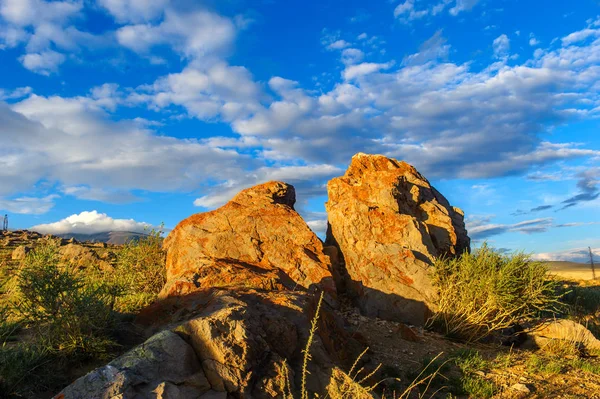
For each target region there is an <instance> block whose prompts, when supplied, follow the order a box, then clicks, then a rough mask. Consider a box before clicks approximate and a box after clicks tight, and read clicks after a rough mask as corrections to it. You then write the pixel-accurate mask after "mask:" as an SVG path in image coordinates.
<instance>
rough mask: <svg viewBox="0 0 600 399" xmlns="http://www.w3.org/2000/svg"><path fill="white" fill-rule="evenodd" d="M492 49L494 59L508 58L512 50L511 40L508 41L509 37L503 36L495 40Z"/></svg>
mask: <svg viewBox="0 0 600 399" xmlns="http://www.w3.org/2000/svg"><path fill="white" fill-rule="evenodd" d="M492 47H493V49H494V57H496V58H506V57H507V56H508V52H509V50H510V40H509V39H508V36H506V35H505V34H502V35H500V36H498V37H497V38H495V39H494V43H493V44H492Z"/></svg>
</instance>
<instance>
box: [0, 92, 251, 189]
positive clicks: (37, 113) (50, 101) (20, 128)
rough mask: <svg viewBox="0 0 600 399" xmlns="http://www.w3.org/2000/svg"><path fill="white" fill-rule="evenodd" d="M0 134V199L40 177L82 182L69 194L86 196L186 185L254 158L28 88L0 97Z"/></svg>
mask: <svg viewBox="0 0 600 399" xmlns="http://www.w3.org/2000/svg"><path fill="white" fill-rule="evenodd" d="M0 136H2V149H0V151H2V154H3V156H2V157H0V180H1V181H2V185H0V198H2V196H10V195H15V194H17V193H19V192H22V191H25V190H29V189H30V188H31V187H33V185H34V184H35V183H36V182H38V181H40V180H46V181H48V182H50V183H61V184H62V185H64V186H65V187H77V186H86V187H89V188H90V189H89V190H87V191H85V190H83V191H82V190H81V189H79V190H78V191H77V190H76V191H71V192H70V194H72V195H80V196H82V198H86V197H87V198H90V199H91V198H92V197H96V198H98V197H99V196H100V193H102V192H104V193H108V194H107V195H109V194H110V195H112V196H115V195H116V196H117V197H120V198H123V195H124V194H123V193H124V192H130V190H132V189H142V190H150V191H160V192H166V191H173V190H192V189H195V188H198V187H199V186H200V185H201V184H202V182H203V181H204V180H205V179H209V178H213V179H224V178H227V177H229V176H231V175H237V174H239V173H240V170H241V168H244V167H249V166H250V165H251V164H252V163H253V162H255V161H252V160H251V158H250V157H249V156H244V155H240V154H238V153H237V152H235V151H233V150H225V149H219V148H214V147H211V146H209V145H208V144H205V143H203V142H202V141H199V140H191V139H187V140H182V139H176V138H173V137H169V136H160V135H157V134H156V133H154V132H153V131H151V130H148V129H145V128H141V127H139V124H137V123H135V122H129V121H121V122H112V121H110V120H109V118H108V115H107V114H106V113H105V111H104V110H103V109H102V100H94V99H91V98H85V97H75V98H61V97H56V96H55V97H41V96H36V95H32V96H31V97H29V98H28V99H25V100H23V101H21V102H18V103H16V104H14V105H13V106H12V109H11V108H8V107H7V106H5V105H2V104H1V103H0ZM99 190H103V191H99ZM105 199H106V198H105Z"/></svg>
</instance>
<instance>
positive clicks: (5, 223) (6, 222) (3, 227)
mask: <svg viewBox="0 0 600 399" xmlns="http://www.w3.org/2000/svg"><path fill="white" fill-rule="evenodd" d="M2 231H8V215H4V222H3V223H2Z"/></svg>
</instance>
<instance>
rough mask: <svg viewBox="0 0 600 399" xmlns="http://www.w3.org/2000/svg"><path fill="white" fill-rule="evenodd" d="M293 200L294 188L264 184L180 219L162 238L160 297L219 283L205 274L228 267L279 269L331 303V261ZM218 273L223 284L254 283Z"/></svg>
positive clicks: (257, 271)
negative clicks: (164, 253) (164, 271)
mask: <svg viewBox="0 0 600 399" xmlns="http://www.w3.org/2000/svg"><path fill="white" fill-rule="evenodd" d="M295 200H296V196H295V190H294V187H293V186H291V185H289V184H286V183H282V182H268V183H264V184H261V185H258V186H255V187H252V188H249V189H246V190H243V191H241V192H240V193H239V194H237V195H236V196H235V197H234V198H233V199H232V200H231V201H229V202H228V203H227V204H225V205H224V206H222V207H220V208H218V209H216V210H214V211H210V212H205V213H199V214H196V215H193V216H191V217H189V218H187V219H185V220H183V221H182V222H180V223H179V224H178V225H177V226H176V227H175V229H173V231H171V233H170V234H169V235H168V237H167V238H166V239H165V241H164V248H165V249H166V250H167V263H166V268H167V283H166V285H165V287H164V288H163V290H162V292H161V294H160V297H161V298H165V297H168V296H172V295H181V294H182V293H189V292H191V291H193V290H194V289H202V288H207V286H210V284H214V283H219V281H218V279H216V278H210V276H208V275H209V274H211V273H213V272H217V273H218V270H219V267H221V266H226V267H228V268H231V269H232V270H233V269H238V270H241V269H247V270H251V272H249V273H250V274H265V273H266V274H270V275H271V276H276V275H280V274H279V271H282V272H283V273H284V274H285V275H286V276H287V277H289V279H288V280H290V281H291V282H293V285H295V286H297V287H298V288H304V289H311V288H318V289H322V290H324V291H325V292H326V293H327V300H328V301H329V302H330V303H332V304H333V303H334V302H335V300H336V287H335V283H334V281H333V276H332V267H331V261H330V259H329V257H328V256H327V255H325V253H324V252H323V243H322V242H321V240H320V239H319V238H318V237H317V236H316V235H315V234H314V233H313V232H312V231H311V230H310V228H309V227H308V225H307V224H306V223H305V222H304V220H303V219H302V217H301V216H300V215H299V214H298V213H297V212H296V211H295V210H294V203H295ZM218 275H219V276H223V277H224V279H223V280H221V281H220V285H222V286H224V285H228V286H230V287H232V286H234V285H239V284H242V285H245V286H246V287H248V284H251V283H252V282H251V281H244V279H239V278H237V277H235V276H229V274H228V273H218ZM227 276H229V277H227ZM258 280H261V281H263V280H262V279H258ZM258 280H256V281H258ZM202 281H204V283H203V282H202ZM276 285H277V284H276ZM182 287H184V288H182ZM256 288H259V287H256Z"/></svg>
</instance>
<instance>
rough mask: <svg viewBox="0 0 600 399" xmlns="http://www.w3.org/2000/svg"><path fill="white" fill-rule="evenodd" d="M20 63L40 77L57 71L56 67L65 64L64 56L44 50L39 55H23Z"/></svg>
mask: <svg viewBox="0 0 600 399" xmlns="http://www.w3.org/2000/svg"><path fill="white" fill-rule="evenodd" d="M20 60H21V63H22V64H23V66H24V67H25V68H27V69H29V70H30V71H32V72H36V73H39V74H40V75H50V74H51V73H53V72H56V71H57V70H58V66H59V65H60V64H62V63H63V62H65V56H64V54H61V53H57V52H56V51H52V50H46V51H43V52H41V53H29V54H25V55H23V56H22V57H21V58H20Z"/></svg>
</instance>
